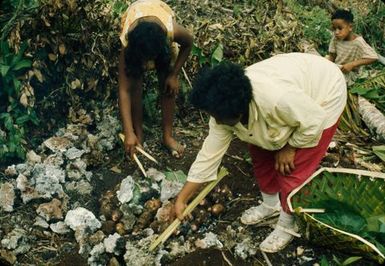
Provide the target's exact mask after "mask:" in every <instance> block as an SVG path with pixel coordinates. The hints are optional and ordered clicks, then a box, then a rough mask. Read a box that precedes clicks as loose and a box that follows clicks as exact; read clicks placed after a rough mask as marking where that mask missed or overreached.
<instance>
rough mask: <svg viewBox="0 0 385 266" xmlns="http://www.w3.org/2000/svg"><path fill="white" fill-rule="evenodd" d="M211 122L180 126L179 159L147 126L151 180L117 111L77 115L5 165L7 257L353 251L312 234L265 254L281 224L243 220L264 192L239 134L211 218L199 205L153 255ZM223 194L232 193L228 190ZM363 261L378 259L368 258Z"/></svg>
mask: <svg viewBox="0 0 385 266" xmlns="http://www.w3.org/2000/svg"><path fill="white" fill-rule="evenodd" d="M207 119H208V117H207V116H206V115H205V114H198V113H192V115H190V116H189V117H185V118H184V119H183V120H181V121H180V122H179V124H178V126H177V128H176V133H177V135H178V137H179V138H180V139H181V140H183V142H184V143H185V144H186V146H187V149H186V154H185V156H184V158H183V159H180V160H177V159H174V158H172V157H171V156H170V155H169V154H168V153H167V151H166V150H165V149H164V148H163V147H162V145H161V144H160V143H159V142H158V140H159V139H160V137H159V136H157V133H156V132H158V130H157V128H154V130H151V132H150V131H149V132H148V137H147V141H146V142H145V146H144V147H145V149H146V150H147V151H148V152H149V153H150V154H152V155H153V156H154V157H155V158H157V159H158V160H159V165H156V164H154V163H152V162H151V161H149V160H147V159H146V158H145V157H143V156H139V158H140V160H141V161H142V162H143V165H144V168H145V169H146V170H147V174H148V175H149V177H148V178H144V177H143V176H142V174H141V172H140V171H139V169H138V168H137V166H136V164H134V163H133V162H132V161H130V160H127V159H126V158H125V156H124V154H123V151H122V147H121V144H120V141H119V139H118V137H117V134H118V132H119V128H120V124H119V121H118V120H117V119H116V116H115V115H114V114H111V113H108V112H106V113H102V114H97V115H95V114H94V115H92V116H91V115H88V114H86V113H85V112H83V111H79V112H76V113H73V115H72V117H70V120H71V121H72V122H71V123H69V124H68V125H67V126H66V128H62V129H60V130H58V131H57V132H56V134H55V135H54V136H53V137H50V138H48V139H46V140H45V141H44V142H43V143H42V144H41V145H40V146H39V148H38V149H36V151H30V152H29V153H28V156H27V160H26V162H24V163H20V164H16V165H9V166H6V167H4V171H3V172H2V174H1V176H2V177H1V179H2V184H1V186H0V191H1V193H0V197H1V201H0V206H1V214H0V223H1V229H0V238H1V249H0V260H1V262H2V263H3V264H5V265H12V264H14V265H30V264H36V265H107V264H108V265H152V264H156V265H268V263H271V264H272V265H317V263H318V264H320V263H321V261H322V260H326V261H329V262H331V261H332V260H333V256H337V257H338V258H339V259H341V260H342V259H343V258H347V257H349V256H350V255H348V254H341V253H338V252H336V251H335V250H333V249H328V248H322V247H317V246H316V245H314V244H312V243H310V242H308V241H306V240H305V239H295V240H294V241H293V242H292V243H291V244H290V245H289V246H288V247H287V248H285V249H284V250H283V251H282V252H280V253H278V254H273V255H272V254H269V255H268V256H267V257H265V256H264V255H263V254H262V253H261V252H260V251H259V250H258V244H259V243H260V242H261V241H262V240H263V239H264V237H266V236H267V235H268V233H269V232H270V231H271V230H272V229H271V227H270V225H271V224H272V223H274V220H273V221H266V222H264V223H262V224H259V225H255V226H244V225H242V224H241V223H240V221H239V216H240V214H241V213H242V211H244V210H245V209H247V208H248V207H250V206H252V205H255V204H257V203H258V200H259V199H260V195H259V193H258V187H257V186H256V185H255V184H254V181H253V178H252V172H251V164H250V163H249V157H248V154H247V146H246V145H245V144H244V143H241V142H240V141H238V140H235V141H234V143H233V144H232V145H231V147H230V149H229V151H228V153H227V154H226V156H225V158H224V161H223V166H224V167H226V168H227V169H228V171H229V174H228V176H226V177H225V178H224V180H223V181H222V182H221V183H220V184H219V185H218V186H217V188H215V189H214V192H212V193H210V194H209V195H208V197H207V198H208V200H209V203H208V205H202V206H198V207H197V208H198V209H199V210H200V212H201V213H203V212H204V213H205V214H204V215H205V216H204V218H203V219H202V218H199V217H200V215H201V214H199V212H197V211H196V212H195V213H193V215H194V219H193V220H190V221H187V222H185V223H183V224H182V225H181V226H180V228H179V229H178V230H177V231H178V233H177V234H176V235H172V236H171V237H170V238H169V240H167V242H166V243H165V244H164V245H162V246H160V247H159V248H158V249H157V250H156V251H155V252H149V251H148V247H149V245H150V244H151V242H152V241H154V239H155V238H156V236H157V235H158V234H159V233H161V232H162V231H163V230H164V229H165V227H166V226H167V224H168V223H170V221H171V220H172V219H173V217H172V216H171V215H170V213H169V210H170V207H169V206H170V203H169V201H172V198H173V197H175V195H176V193H177V192H178V190H179V189H180V188H181V186H182V184H183V180H184V178H185V174H186V173H187V172H188V169H189V167H190V165H191V163H192V162H193V160H194V159H195V156H196V153H197V152H198V150H199V148H200V146H201V144H202V141H203V139H204V137H205V135H206V134H207V126H206V125H207V124H206V123H207ZM154 132H155V133H154ZM336 143H338V141H337V142H336ZM333 149H334V151H336V150H337V149H336V148H335V147H334V148H333ZM349 163H351V164H352V163H353V162H349V160H341V161H340V160H339V157H338V153H330V154H329V155H328V156H327V157H326V159H325V161H324V163H323V164H324V165H326V166H331V165H333V166H337V165H338V164H340V165H342V166H348V165H347V164H349ZM344 164H345V165H344ZM170 175H171V178H170ZM174 177H175V178H174ZM221 191H226V193H224V194H223V195H222V196H221V195H219V194H220V193H221ZM218 193H219V194H218ZM218 195H219V196H218ZM151 199H152V200H154V199H155V200H157V203H156V204H158V206H157V207H155V209H154V210H153V211H152V212H149V211H148V209H149V208H150V207H148V206H149V204H150V203H149V201H148V200H151ZM216 202H217V203H219V204H220V205H221V206H222V207H224V210H223V211H219V213H217V214H215V215H214V214H213V213H211V212H210V211H209V212H207V209H209V208H211V209H213V208H214V207H213V205H214V203H216ZM160 206H162V208H160V209H159V210H158V208H159V207H160ZM167 206H168V207H167ZM171 206H172V205H171ZM161 210H163V212H162V211H161ZM199 219H201V220H200V222H197V220H199ZM154 221H155V222H158V224H157V223H155V222H154ZM162 223H163V224H162ZM359 264H361V265H375V263H374V262H372V261H368V260H364V259H362V260H361V261H360V262H359ZM322 265H324V264H322Z"/></svg>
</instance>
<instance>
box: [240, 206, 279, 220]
mask: <svg viewBox="0 0 385 266" xmlns="http://www.w3.org/2000/svg"><path fill="white" fill-rule="evenodd" d="M280 211H281V203H280V202H278V203H277V205H275V206H274V207H271V206H269V205H266V204H265V203H263V202H262V204H260V205H258V206H256V207H251V208H250V209H247V210H246V211H244V212H243V214H242V216H241V222H242V223H243V224H247V225H250V224H257V223H259V222H261V221H263V220H265V219H268V218H271V217H274V216H278V215H279V212H280Z"/></svg>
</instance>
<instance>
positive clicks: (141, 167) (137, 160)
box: [133, 153, 147, 177]
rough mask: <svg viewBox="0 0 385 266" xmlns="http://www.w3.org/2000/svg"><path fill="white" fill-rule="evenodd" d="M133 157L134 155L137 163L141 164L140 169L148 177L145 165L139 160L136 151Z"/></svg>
mask: <svg viewBox="0 0 385 266" xmlns="http://www.w3.org/2000/svg"><path fill="white" fill-rule="evenodd" d="M133 157H134V160H135V162H136V164H137V165H138V166H139V169H140V171H142V173H143V175H144V177H147V174H146V170H144V167H143V165H142V163H141V162H140V161H139V159H138V156H136V154H135V153H134V156H133Z"/></svg>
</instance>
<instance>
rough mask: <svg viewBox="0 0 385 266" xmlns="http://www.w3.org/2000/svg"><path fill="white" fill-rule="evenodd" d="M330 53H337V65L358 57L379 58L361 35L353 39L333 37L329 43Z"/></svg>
mask: <svg viewBox="0 0 385 266" xmlns="http://www.w3.org/2000/svg"><path fill="white" fill-rule="evenodd" d="M329 53H332V54H336V58H335V60H334V62H335V63H336V64H337V65H344V64H347V63H349V62H353V61H355V60H358V59H378V55H377V53H376V52H375V51H374V49H373V48H372V47H371V46H370V45H369V44H367V43H366V41H365V40H364V38H362V37H361V36H357V37H356V38H355V39H354V40H352V41H341V40H338V39H337V38H335V37H333V38H332V40H331V41H330V44H329Z"/></svg>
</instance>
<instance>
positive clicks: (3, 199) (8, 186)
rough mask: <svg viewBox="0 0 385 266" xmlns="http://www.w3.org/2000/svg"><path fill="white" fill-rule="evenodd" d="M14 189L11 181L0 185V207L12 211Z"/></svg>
mask: <svg viewBox="0 0 385 266" xmlns="http://www.w3.org/2000/svg"><path fill="white" fill-rule="evenodd" d="M14 201H15V190H14V187H13V185H12V183H9V182H7V183H3V184H1V186H0V209H2V210H3V211H6V212H12V211H13V204H14Z"/></svg>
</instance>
